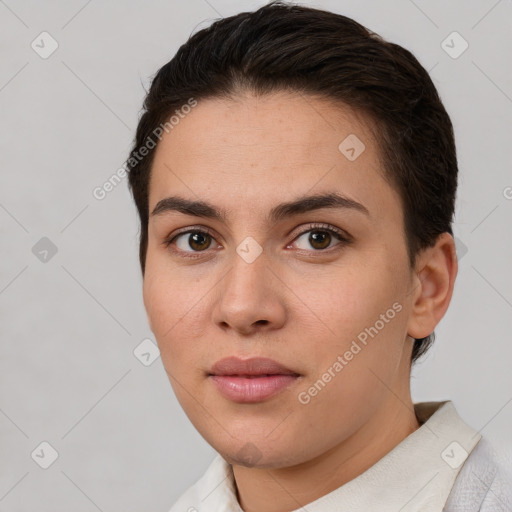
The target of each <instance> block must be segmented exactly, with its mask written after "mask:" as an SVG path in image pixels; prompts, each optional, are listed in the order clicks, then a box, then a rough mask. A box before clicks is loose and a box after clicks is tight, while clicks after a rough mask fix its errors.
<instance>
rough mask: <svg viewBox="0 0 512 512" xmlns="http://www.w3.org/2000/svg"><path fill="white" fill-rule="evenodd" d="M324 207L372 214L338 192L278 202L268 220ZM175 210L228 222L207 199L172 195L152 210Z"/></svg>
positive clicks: (152, 213) (219, 210)
mask: <svg viewBox="0 0 512 512" xmlns="http://www.w3.org/2000/svg"><path fill="white" fill-rule="evenodd" d="M322 208H332V209H346V210H355V211H358V212H361V213H364V214H365V215H367V216H368V217H369V216H370V212H369V211H368V209H367V208H366V207H365V206H363V205H362V204H361V203H358V202H357V201H354V200H353V199H350V198H348V197H346V196H344V195H341V194H338V193H328V194H317V195H310V196H303V197H299V198H298V199H296V200H294V201H291V202H288V203H281V204H278V205H277V206H275V207H274V208H272V210H270V213H269V214H268V216H267V221H268V222H278V221H280V220H283V219H285V218H287V217H292V216H294V215H299V214H301V213H306V212H311V211H314V210H320V209H322ZM173 211H176V212H180V213H183V214H186V215H193V216H195V217H204V218H207V219H216V220H219V221H221V222H224V223H226V220H227V216H228V215H227V212H226V210H222V209H217V208H215V206H213V205H212V204H210V203H208V202H206V201H196V200H190V199H184V198H182V197H176V196H171V197H166V198H165V199H162V200H161V201H159V202H158V203H157V204H156V206H155V208H154V209H153V211H152V212H151V217H154V216H159V215H162V214H165V213H167V212H173Z"/></svg>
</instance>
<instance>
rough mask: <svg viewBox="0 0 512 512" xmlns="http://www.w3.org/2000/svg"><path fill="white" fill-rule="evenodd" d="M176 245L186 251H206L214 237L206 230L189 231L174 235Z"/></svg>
mask: <svg viewBox="0 0 512 512" xmlns="http://www.w3.org/2000/svg"><path fill="white" fill-rule="evenodd" d="M172 242H174V243H175V244H176V247H177V248H178V249H180V250H181V251H185V252H200V251H205V250H206V249H208V248H209V247H210V245H211V244H212V237H211V235H209V234H208V233H205V232H204V231H187V232H186V233H181V234H180V235H178V236H176V237H174V239H173V240H172Z"/></svg>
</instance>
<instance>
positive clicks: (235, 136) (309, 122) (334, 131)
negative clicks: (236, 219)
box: [149, 92, 399, 215]
mask: <svg viewBox="0 0 512 512" xmlns="http://www.w3.org/2000/svg"><path fill="white" fill-rule="evenodd" d="M328 191H338V192H340V193H342V194H344V195H347V196H350V197H351V198H352V199H354V200H356V201H358V202H361V203H363V204H365V203H366V206H367V208H368V209H369V210H373V211H374V213H375V214H376V215H379V212H382V213H385V212H386V211H389V208H390V207H393V203H397V202H398V198H397V196H396V194H395V193H394V191H393V190H392V189H391V188H390V186H389V185H388V183H387V182H386V181H385V180H384V178H383V173H382V168H381V162H380V153H379V148H378V144H377V141H376V139H375V135H374V127H373V126H372V124H371V120H370V119H368V118H366V117H365V116H364V115H363V114H361V113H358V112H357V111H354V110H353V109H351V108H349V107H348V106H345V105H342V104H339V103H334V102H333V101H330V100H326V99H320V98H315V97H312V96H306V95H301V94H298V93H287V92H281V93H275V94H271V95H265V96H260V97H256V96H253V95H250V94H247V95H240V96H237V97H235V98H233V99H218V98H214V99H207V100H201V101H199V102H198V104H197V106H196V107H194V108H193V109H192V110H191V111H190V113H188V114H187V115H185V116H183V118H181V119H180V121H179V123H178V124H177V125H175V126H174V128H173V129H172V130H170V131H169V133H165V132H164V135H163V137H162V140H161V141H160V142H159V144H158V147H157V150H156V154H155V158H154V161H153V167H152V176H151V181H150V195H149V208H150V211H152V209H153V208H154V206H155V205H156V204H157V203H158V202H159V201H160V200H161V199H163V198H165V197H167V196H168V195H180V196H183V197H187V198H190V199H203V200H208V201H209V202H211V203H214V204H218V205H219V206H222V207H223V208H224V207H225V209H226V210H229V211H236V212H237V214H238V215H240V214H243V211H249V210H254V209H255V208H259V207H261V208H264V209H270V208H271V207H272V205H273V204H275V203H277V202H281V201H282V200H283V199H294V198H296V197H298V196H302V195H304V194H306V193H309V194H311V193H317V192H328ZM394 207H395V208H396V207H397V205H396V204H394ZM398 208H399V207H398Z"/></svg>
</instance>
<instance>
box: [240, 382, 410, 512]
mask: <svg viewBox="0 0 512 512" xmlns="http://www.w3.org/2000/svg"><path fill="white" fill-rule="evenodd" d="M402 382H403V381H402ZM407 382H408V381H407ZM419 427H420V425H419V423H418V420H417V418H416V414H415V412H414V405H413V403H412V399H411V396H410V388H409V384H407V386H406V387H405V388H404V389H402V390H400V389H394V390H392V391H391V390H389V392H388V393H387V395H386V399H385V400H384V401H383V403H382V404H381V406H380V407H379V409H378V410H377V411H376V412H375V414H374V415H373V416H372V417H371V419H370V420H369V421H368V422H367V423H366V424H365V425H364V426H363V427H362V428H360V429H359V430H358V431H357V432H355V433H354V434H353V435H352V436H350V437H349V438H347V439H345V440H344V441H343V442H341V443H340V444H338V445H337V446H335V447H333V448H332V449H330V450H329V451H328V452H326V453H323V454H321V455H320V456H318V457H316V458H315V459H313V460H309V461H306V462H304V463H302V464H299V465H296V466H293V467H285V468H271V469H261V468H247V467H243V466H236V465H234V466H233V474H234V478H235V482H236V488H237V495H238V501H239V503H240V506H241V507H242V508H243V510H244V511H245V512H262V511H265V512H289V511H292V510H296V509H299V508H301V507H303V506H305V505H307V504H308V503H312V502H313V501H315V500H317V499H319V498H320V497H322V496H325V495H326V494H328V493H330V492H332V491H334V490H335V489H337V488H338V487H341V486H342V485H344V484H346V483H347V482H349V481H350V480H353V479H354V478H356V477H357V476H359V475H360V474H361V473H363V472H365V471H366V470H367V469H369V468H370V467H371V466H373V465H374V464H375V463H376V462H378V461H379V460H380V459H381V458H382V457H384V456H385V455H386V454H387V453H389V452H390V451H391V450H392V449H393V448H394V447H395V446H397V445H398V444H399V443H400V442H401V441H403V440H404V439H405V438H406V437H407V436H409V435H410V434H412V433H413V432H414V431H415V430H416V429H418V428H419Z"/></svg>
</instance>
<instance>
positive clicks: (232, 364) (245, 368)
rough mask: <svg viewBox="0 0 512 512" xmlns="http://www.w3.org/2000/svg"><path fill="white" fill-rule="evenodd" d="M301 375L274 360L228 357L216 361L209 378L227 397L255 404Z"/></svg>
mask: <svg viewBox="0 0 512 512" xmlns="http://www.w3.org/2000/svg"><path fill="white" fill-rule="evenodd" d="M300 376H301V375H300V374H299V373H297V372H295V371H293V370H291V369H290V368H287V367H286V366H284V365H282V364H280V363H278V362H277V361H274V360H272V359H268V358H263V357H255V358H251V359H239V358H237V357H228V358H225V359H221V360H220V361H217V363H215V364H214V365H213V367H212V369H211V371H210V372H209V373H208V378H209V379H210V380H211V382H212V383H213V384H214V385H215V387H216V388H217V390H218V391H219V392H220V393H221V394H222V395H223V396H224V397H225V398H227V399H228V400H231V401H233V402H237V403H254V402H262V401H264V400H268V399H270V398H271V397H273V396H275V395H277V394H278V393H280V392H281V391H284V390H285V389H286V388H288V387H289V386H290V385H292V384H293V383H294V382H296V381H297V380H298V379H299V378H300Z"/></svg>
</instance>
